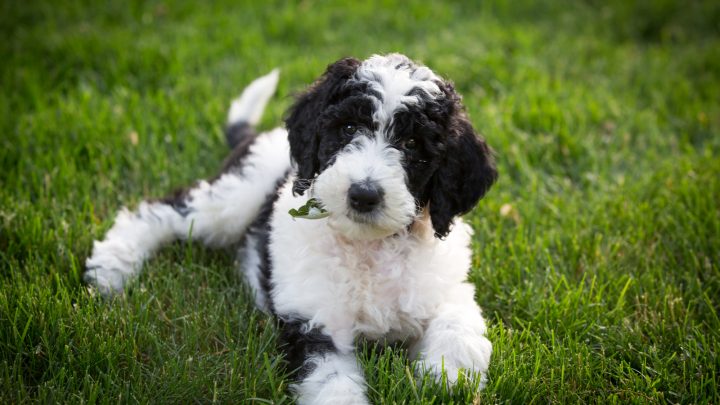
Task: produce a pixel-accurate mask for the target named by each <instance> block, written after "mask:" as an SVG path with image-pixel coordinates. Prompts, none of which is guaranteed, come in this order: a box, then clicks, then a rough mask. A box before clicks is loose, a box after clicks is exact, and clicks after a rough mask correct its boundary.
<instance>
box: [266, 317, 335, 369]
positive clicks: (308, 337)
mask: <svg viewBox="0 0 720 405" xmlns="http://www.w3.org/2000/svg"><path fill="white" fill-rule="evenodd" d="M278 321H279V323H280V341H281V344H282V346H281V347H282V350H283V351H284V353H285V360H286V361H287V362H288V369H289V370H290V371H291V372H292V374H293V376H294V377H295V379H296V380H298V381H300V380H302V379H303V378H305V377H306V376H307V375H309V374H310V373H311V372H312V371H313V369H314V365H313V364H312V363H309V362H307V360H308V358H309V357H310V356H313V355H322V354H325V353H333V352H336V351H337V348H336V347H335V344H333V341H332V338H331V337H330V336H328V335H326V334H324V333H322V330H321V328H318V327H315V328H311V329H310V328H309V327H308V323H307V319H303V318H293V317H285V318H284V317H280V318H279V319H278Z"/></svg>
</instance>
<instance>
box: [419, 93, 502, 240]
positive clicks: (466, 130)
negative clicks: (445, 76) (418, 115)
mask: <svg viewBox="0 0 720 405" xmlns="http://www.w3.org/2000/svg"><path fill="white" fill-rule="evenodd" d="M440 88H441V90H442V91H443V93H445V95H446V97H447V98H446V100H447V103H446V104H445V105H444V106H441V107H438V109H437V111H436V113H438V114H440V115H443V116H446V117H447V122H446V130H445V131H446V138H445V140H444V153H443V155H444V156H443V159H442V160H441V162H440V164H439V166H438V169H437V170H436V171H435V173H434V175H433V176H432V178H431V180H430V182H429V183H430V185H429V189H428V192H429V195H428V199H429V203H430V218H431V220H432V224H433V228H434V229H435V235H436V236H437V237H444V236H446V235H447V234H448V233H449V232H450V228H451V225H452V221H453V218H454V217H456V216H458V215H462V214H465V213H466V212H468V211H470V210H471V209H473V208H474V207H475V205H476V204H477V202H478V201H479V200H480V199H481V198H482V197H483V196H484V195H485V193H486V192H487V191H488V190H489V189H490V187H491V186H492V185H493V183H495V181H496V180H497V177H498V173H497V169H496V168H495V158H494V157H493V152H492V149H490V147H489V146H488V145H487V144H486V143H485V140H484V139H483V138H482V137H480V136H478V134H477V133H476V132H475V129H474V128H473V126H472V124H471V123H470V120H469V119H468V118H467V115H466V114H465V111H464V108H463V106H462V104H461V98H460V96H459V95H458V94H457V93H456V92H455V88H454V87H453V86H452V84H450V83H448V82H445V83H443V84H442V85H441V86H440Z"/></svg>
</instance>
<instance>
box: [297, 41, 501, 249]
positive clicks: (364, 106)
mask: <svg viewBox="0 0 720 405" xmlns="http://www.w3.org/2000/svg"><path fill="white" fill-rule="evenodd" d="M286 125H287V128H288V131H289V140H290V150H291V155H292V158H293V161H294V162H295V164H296V166H297V172H298V178H297V180H296V181H295V185H294V189H293V190H294V192H296V193H299V194H303V193H304V192H305V191H306V190H307V189H308V188H309V189H310V194H311V195H312V196H313V197H314V198H317V199H318V200H319V201H320V202H321V203H322V204H323V205H324V206H325V208H326V209H328V211H330V212H331V215H330V217H329V219H328V221H329V224H330V226H331V227H332V228H334V229H335V230H336V231H338V232H340V233H341V234H343V235H344V236H345V237H347V238H350V239H374V238H382V237H386V236H389V235H393V234H395V233H397V232H399V231H401V230H403V229H405V228H407V227H408V226H409V225H411V224H412V223H413V222H414V221H415V219H416V218H417V216H418V215H419V213H420V212H421V211H422V210H423V209H424V208H425V207H428V209H429V213H430V218H431V220H432V225H433V228H434V230H435V235H436V236H438V237H442V236H445V235H447V234H448V232H449V231H450V226H451V225H452V220H453V218H454V217H455V216H457V215H460V214H463V213H465V212H467V211H469V210H470V209H472V208H473V207H474V206H475V204H476V203H477V201H478V200H479V199H480V198H481V197H482V196H483V195H484V194H485V192H486V191H487V190H488V189H489V188H490V186H491V185H492V184H493V182H494V181H495V179H496V178H497V171H496V170H495V164H494V160H493V157H492V152H491V150H490V148H489V147H488V146H487V145H486V144H485V142H484V141H483V140H482V138H480V137H478V136H477V134H476V133H475V131H474V129H473V127H472V125H471V124H470V122H469V121H468V119H467V117H466V115H465V113H464V110H463V106H462V104H461V102H460V96H459V95H458V94H457V93H456V92H455V89H454V88H453V86H452V84H450V83H449V82H447V81H444V80H443V79H441V78H440V77H438V76H437V75H435V74H434V73H433V72H432V71H431V70H430V69H428V68H427V67H424V66H419V65H417V64H415V63H413V62H412V61H411V60H410V59H408V58H407V57H405V56H403V55H399V54H391V55H387V56H373V57H371V58H369V59H367V60H365V61H364V62H360V61H358V60H356V59H351V58H347V59H342V60H340V61H338V62H335V63H334V64H332V65H330V66H329V67H328V69H327V71H326V72H325V74H324V75H323V76H322V77H321V78H320V79H319V80H318V81H317V82H316V83H315V84H314V85H312V86H311V87H310V89H309V90H307V91H306V92H305V93H304V94H302V95H301V96H300V97H299V98H298V100H297V102H296V103H295V105H294V106H293V107H292V109H291V110H290V113H289V115H288V117H287V119H286Z"/></svg>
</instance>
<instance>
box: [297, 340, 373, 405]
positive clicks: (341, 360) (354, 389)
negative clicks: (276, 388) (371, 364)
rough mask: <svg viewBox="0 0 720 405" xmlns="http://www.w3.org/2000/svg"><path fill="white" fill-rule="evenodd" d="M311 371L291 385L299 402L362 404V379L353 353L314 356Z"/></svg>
mask: <svg viewBox="0 0 720 405" xmlns="http://www.w3.org/2000/svg"><path fill="white" fill-rule="evenodd" d="M309 363H311V364H312V365H313V367H314V368H313V371H312V372H311V373H310V375H308V376H307V377H305V378H304V379H303V381H302V383H301V384H293V386H292V387H291V388H292V390H293V392H295V395H296V396H297V398H296V399H297V403H298V404H300V405H305V404H308V405H310V404H312V405H364V404H369V402H368V401H367V399H366V398H365V378H364V377H363V374H362V370H360V367H359V366H358V364H357V360H356V359H355V356H354V354H353V353H347V354H335V353H327V354H324V355H318V356H315V357H313V358H312V359H310V360H309Z"/></svg>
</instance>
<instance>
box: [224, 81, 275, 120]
mask: <svg viewBox="0 0 720 405" xmlns="http://www.w3.org/2000/svg"><path fill="white" fill-rule="evenodd" d="M279 78H280V70H279V69H277V68H275V69H273V70H272V72H270V73H268V74H267V75H265V76H262V77H259V78H257V79H255V80H254V81H253V82H252V83H250V85H248V86H247V87H246V88H245V90H243V92H242V94H241V95H240V97H238V98H236V99H235V100H233V102H232V104H231V105H230V111H229V112H228V120H227V123H228V125H232V124H236V123H238V122H247V123H248V124H250V125H251V126H255V125H257V124H258V122H260V118H261V117H262V113H263V111H264V110H265V106H266V105H267V103H268V101H269V100H270V97H272V95H273V94H274V93H275V89H276V88H277V84H278V79H279Z"/></svg>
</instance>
